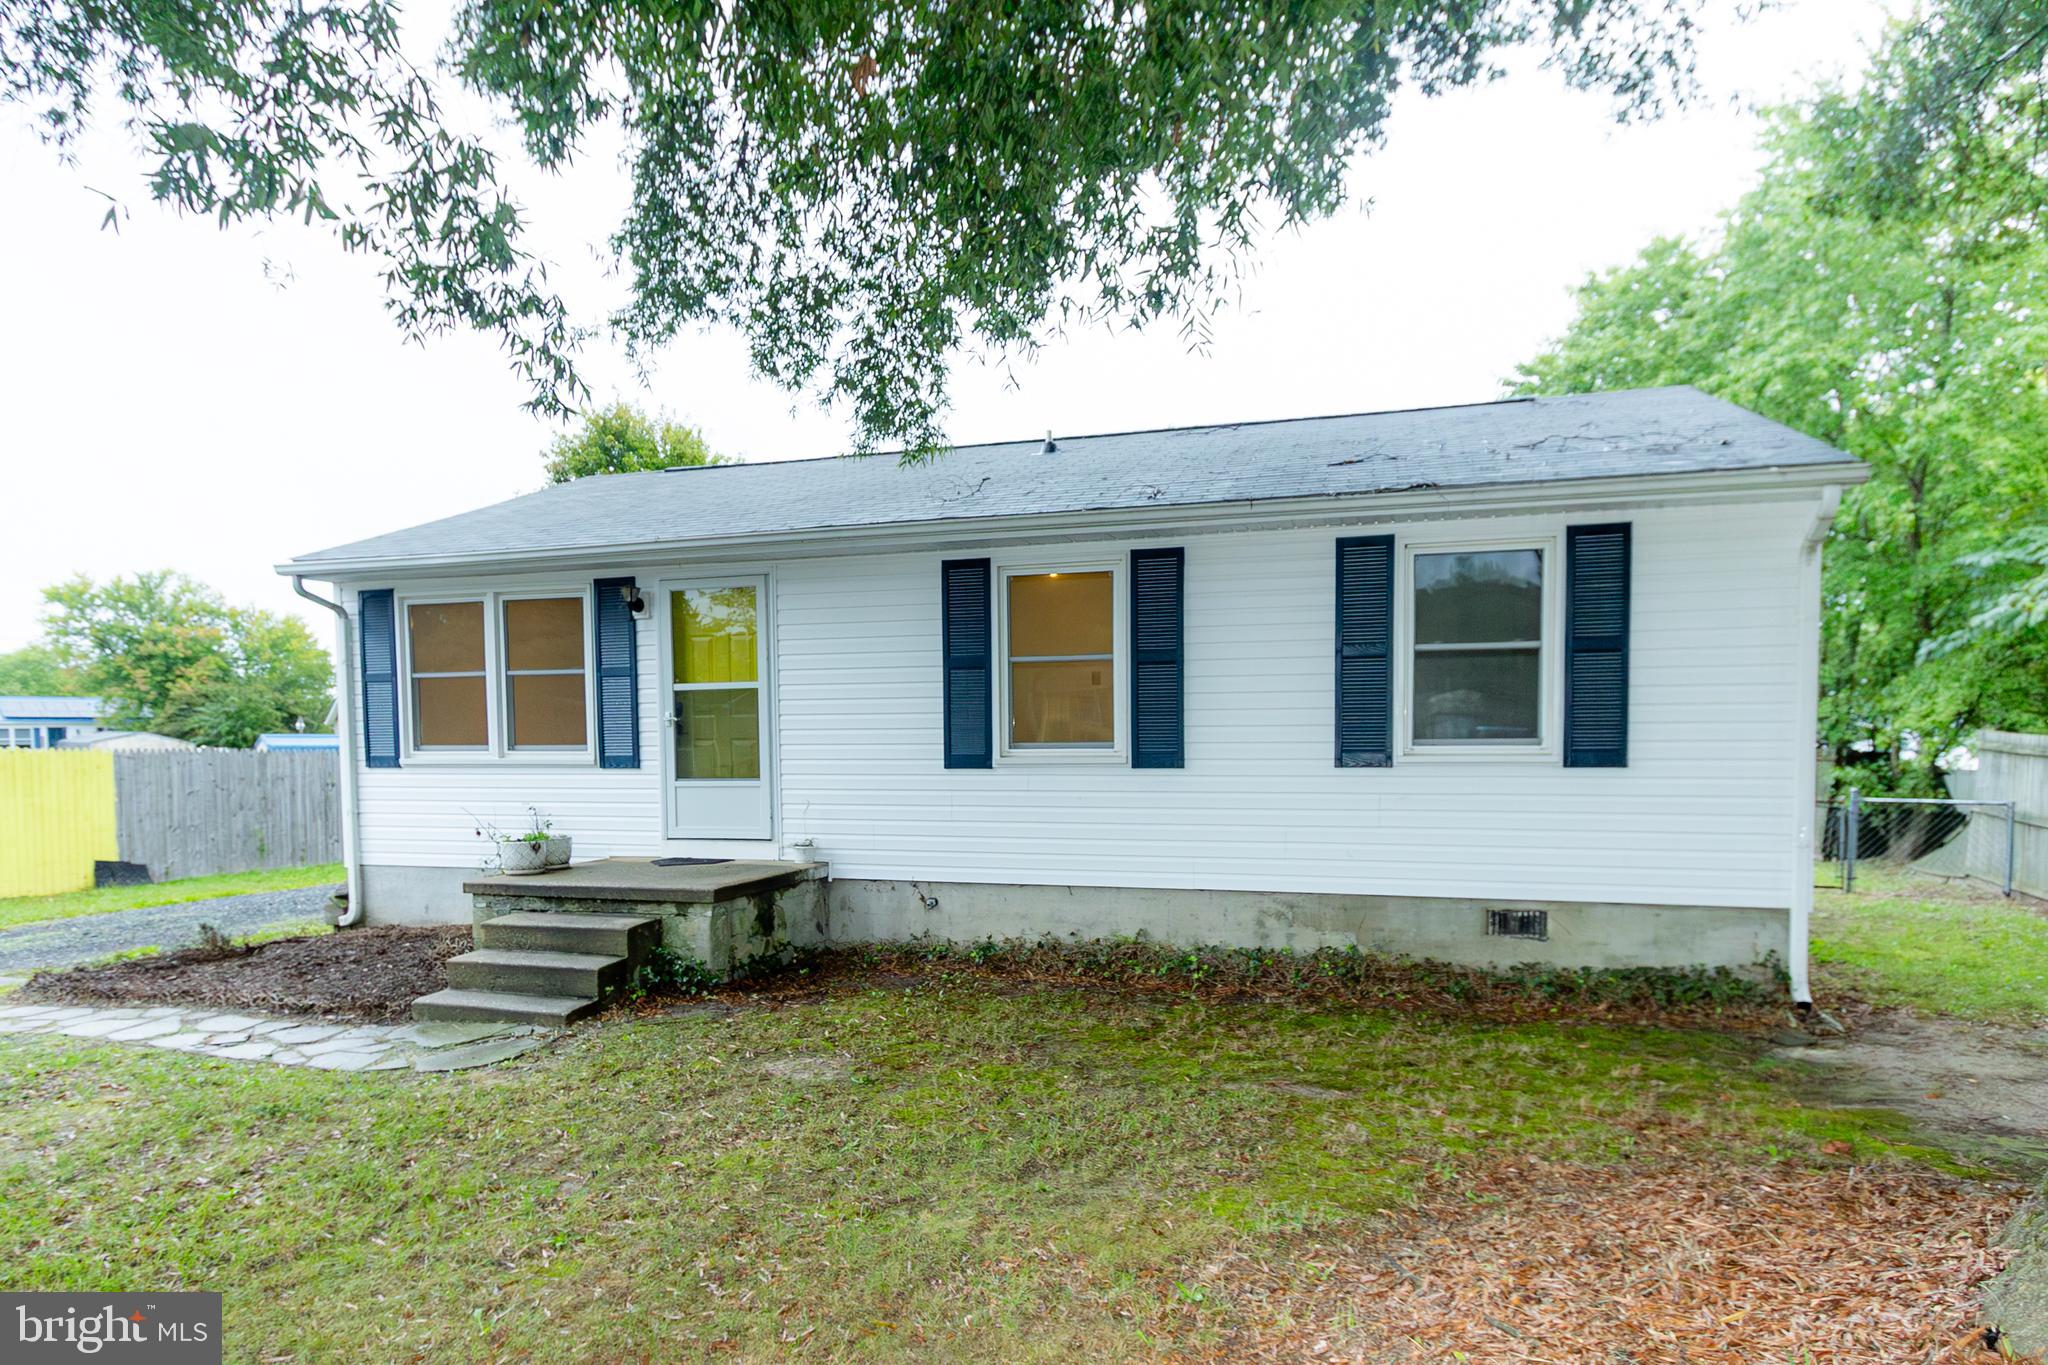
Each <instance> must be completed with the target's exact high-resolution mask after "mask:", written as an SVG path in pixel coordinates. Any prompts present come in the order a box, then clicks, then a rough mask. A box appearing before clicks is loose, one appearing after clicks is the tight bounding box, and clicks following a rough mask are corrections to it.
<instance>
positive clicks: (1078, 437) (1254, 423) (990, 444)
mask: <svg viewBox="0 0 2048 1365" xmlns="http://www.w3.org/2000/svg"><path fill="white" fill-rule="evenodd" d="M1654 387H1656V388H1684V387H1686V386H1685V385H1682V384H1660V385H1655V386H1654ZM1612 392H1615V393H1642V392H1645V390H1643V389H1617V390H1613V391H1612ZM1604 396H1605V394H1602V393H1599V392H1595V393H1585V394H1578V393H1518V394H1509V395H1508V396H1507V397H1505V398H1485V399H1480V400H1478V401H1476V402H1471V403H1423V404H1419V405H1418V406H1416V407H1412V408H1367V409H1364V410H1362V411H1359V412H1322V413H1313V414H1311V415H1309V416H1306V417H1253V418H1247V419H1245V420H1243V421H1235V422H1191V423H1189V424H1188V425H1186V426H1178V427H1127V428H1124V429H1123V430H1120V431H1083V432H1076V433H1075V434H1073V435H1071V436H1060V437H1059V438H1058V439H1060V440H1062V441H1106V440H1110V439H1112V438H1114V437H1118V436H1164V435H1167V434H1169V433H1171V432H1180V431H1224V430H1232V429H1235V428H1237V427H1282V426H1289V425H1292V424H1294V423H1297V422H1341V421H1346V420H1348V419H1350V418H1354V417H1399V416H1402V415H1404V414H1407V413H1414V412H1454V411H1457V410H1458V409H1460V408H1493V407H1501V406H1504V405H1506V404H1509V403H1535V402H1539V401H1541V400H1544V399H1550V398H1597V397H1604ZM1044 440H1045V438H1044V437H1042V436H1019V437H1017V438H1015V439H1014V440H1008V441H971V442H969V443H968V444H966V445H954V446H947V447H946V453H948V454H952V453H955V452H958V451H963V450H989V449H993V448H995V447H997V446H1022V445H1033V444H1037V445H1039V446H1041V447H1042V446H1043V444H1044ZM902 454H903V449H902V447H900V446H899V447H897V448H896V449H894V450H876V451H871V452H870V453H868V454H866V455H854V454H843V455H792V456H790V457H789V458H787V459H781V460H748V459H738V460H734V461H731V462H730V463H727V464H717V465H695V464H692V465H673V466H671V467H669V468H667V469H659V470H652V471H649V472H651V473H657V474H681V473H686V472H691V473H693V472H696V471H699V470H706V469H743V468H760V467H763V466H766V465H784V464H822V463H824V462H825V461H827V460H873V459H877V458H879V457H881V456H884V455H895V456H899V457H900V456H901V455H902Z"/></svg>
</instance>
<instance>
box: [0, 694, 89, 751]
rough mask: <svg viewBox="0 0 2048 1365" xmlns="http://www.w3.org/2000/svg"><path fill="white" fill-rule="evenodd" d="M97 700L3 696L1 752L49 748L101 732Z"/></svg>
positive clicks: (1, 699) (0, 721)
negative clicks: (2, 750) (4, 750)
mask: <svg viewBox="0 0 2048 1365" xmlns="http://www.w3.org/2000/svg"><path fill="white" fill-rule="evenodd" d="M104 709H105V708H104V706H103V704H102V703H101V701H100V699H99V698H98V697H0V749H48V748H52V747H54V746H56V745H58V744H62V743H63V742H64V741H65V740H67V739H83V738H87V737H89V736H91V735H94V734H97V733H99V732H100V715H101V713H102V712H103V711H104Z"/></svg>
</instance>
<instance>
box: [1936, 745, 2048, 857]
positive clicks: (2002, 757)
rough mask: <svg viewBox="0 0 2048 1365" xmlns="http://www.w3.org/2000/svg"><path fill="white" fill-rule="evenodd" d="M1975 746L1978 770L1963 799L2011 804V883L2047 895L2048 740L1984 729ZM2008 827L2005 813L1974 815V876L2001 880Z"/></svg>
mask: <svg viewBox="0 0 2048 1365" xmlns="http://www.w3.org/2000/svg"><path fill="white" fill-rule="evenodd" d="M1971 747H1972V748H1974V749H1976V751H1977V771H1976V772H1975V773H1974V774H1972V775H1971V781H1970V782H1969V784H1968V788H1969V789H1968V790H1967V791H1965V792H1961V793H1959V795H1966V796H1970V797H1974V798H1975V799H1977V800H1980V801H2010V802H2012V803H2013V831H2012V839H2013V845H2012V863H2013V869H2012V884H2013V886H2014V888H2015V889H2017V890H2020V891H2024V892H2026V893H2027V894H2028V895H2030V896H2048V735H2021V734H2014V733H2013V732H2011V731H2009V730H1985V731H1982V732H1980V733H1979V734H1978V735H1977V738H1976V742H1975V743H1974V744H1973V745H1972V746H1971ZM1953 785H1954V784H1953V783H1951V786H1953ZM2004 824H2005V817H2004V815H2003V814H2002V813H2001V814H1993V813H1991V812H1983V813H1973V814H1972V815H1971V817H1970V827H1969V829H1968V830H1966V831H1964V838H1965V841H1966V842H1965V843H1964V856H1965V858H1966V859H1967V863H1968V867H1969V871H1970V875H1971V876H1973V877H1980V878H1982V879H1983V880H1985V881H1989V882H1996V881H1997V880H1998V879H1999V875H2000V869H1999V867H1998V866H1997V863H1998V860H1999V859H2001V858H2003V857H2004V856H2005V829H2004Z"/></svg>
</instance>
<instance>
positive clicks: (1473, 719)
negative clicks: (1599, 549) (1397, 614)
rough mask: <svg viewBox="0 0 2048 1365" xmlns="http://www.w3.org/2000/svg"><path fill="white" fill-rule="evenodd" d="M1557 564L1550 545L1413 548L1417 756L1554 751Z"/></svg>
mask: <svg viewBox="0 0 2048 1365" xmlns="http://www.w3.org/2000/svg"><path fill="white" fill-rule="evenodd" d="M1553 559H1554V554H1553V546H1552V545H1551V543H1549V542H1532V543H1528V544H1497V545H1496V544H1487V545H1470V546H1465V545H1444V546H1433V545H1413V546H1409V547H1408V553H1407V567H1408V572H1407V575H1406V592H1407V601H1406V603H1405V611H1404V613H1403V615H1404V617H1405V620H1406V623H1407V627H1408V628H1407V631H1406V637H1407V653H1408V660H1407V663H1408V667H1407V670H1406V679H1405V681H1406V697H1407V719H1406V729H1407V736H1406V738H1407V748H1408V750H1409V751H1410V752H1411V753H1424V754H1426V753H1430V752H1436V753H1456V752H1461V751H1462V752H1474V751H1477V752H1483V753H1498V752H1501V751H1512V750H1521V751H1527V752H1531V753H1541V752H1545V751H1546V747H1547V745H1548V743H1549V740H1550V737H1551V735H1552V733H1553V731H1554V728H1555V727H1554V725H1553V723H1552V721H1551V719H1550V708H1551V698H1552V695H1553V693H1554V692H1555V690H1556V689H1555V688H1554V687H1553V685H1552V683H1551V680H1550V671H1551V667H1550V657H1551V653H1552V637H1553V636H1554V634H1555V626H1554V625H1553V624H1552V616H1553V612H1554V607H1553V597H1554V594H1553V592H1552V584H1551V583H1550V581H1549V579H1550V578H1551V576H1552V574H1551V568H1552V561H1553Z"/></svg>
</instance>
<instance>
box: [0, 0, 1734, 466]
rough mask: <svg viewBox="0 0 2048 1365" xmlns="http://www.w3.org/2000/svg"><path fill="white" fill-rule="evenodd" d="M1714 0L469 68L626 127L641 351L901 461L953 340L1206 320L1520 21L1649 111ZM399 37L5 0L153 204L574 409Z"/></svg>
mask: <svg viewBox="0 0 2048 1365" xmlns="http://www.w3.org/2000/svg"><path fill="white" fill-rule="evenodd" d="M1700 3H1701V0H1463V2H1462V3H1458V4H1453V5H1408V4H1386V3H1380V2H1379V0H1310V2H1309V3H1306V4H1303V3H1282V0H1251V2H1250V3H1237V4H1215V3H1212V2H1211V0H1153V2H1152V3H1147V4H1142V5H1140V4H1135V3H1131V2H1130V0H1110V3H1107V4H1103V3H1087V2H1085V0H1022V2H1021V3H1016V4H1002V5H997V4H957V3H952V2H951V0H885V2H884V3H875V2H874V0H790V3H785V4H778V5H733V4H719V3H713V2H712V0H682V2H681V3H678V4H669V5H653V4H621V3H617V0H566V3H560V4H547V5H536V4H533V3H531V2H530V0H465V3H463V4H462V5H461V6H460V7H459V9H458V11H457V14H456V19H455V32H454V35H453V38H452V40H451V41H450V43H449V44H448V46H447V48H446V58H445V61H446V66H447V69H448V70H449V71H451V72H452V73H453V74H454V75H455V77H456V78H457V79H459V80H460V81H461V82H462V84H463V85H464V86H465V87H467V89H468V90H469V91H471V92H473V93H476V94H479V95H481V96H483V97H485V99H486V100H487V101H488V102H489V103H490V105H491V107H492V109H493V110H494V111H495V112H497V113H499V114H502V115H504V116H506V117H507V118H508V119H509V121H510V122H511V123H512V124H513V125H514V126H516V127H517V128H518V130H519V132H520V134H521V137H522V139H523V142H524V146H525V150H526V151H527V153H528V154H529V155H530V156H531V157H532V158H533V159H534V160H535V161H537V162H538V163H539V164H540V165H541V166H542V167H543V168H548V169H555V168H560V167H562V166H565V165H568V164H570V163H572V162H573V161H574V160H575V158H576V156H577V155H578V153H579V152H581V151H582V150H583V149H584V146H585V143H586V140H587V139H588V138H589V136H590V134H591V132H592V130H593V129H594V128H596V127H598V126H599V125H602V124H605V123H608V122H610V123H616V124H617V125H618V126H619V127H620V128H621V129H622V131H623V133H624V136H625V140H626V147H627V151H626V156H627V159H628V160H629V162H630V164H631V172H632V202H631V206H630V208H629V209H628V211H627V213H626V216H625V219H624V221H623V222H622V223H621V224H620V225H619V227H618V229H617V231H616V232H615V233H614V234H613V236H612V238H611V243H610V246H611V250H612V253H613V255H614V257H615V259H616V260H618V261H619V262H620V263H622V264H623V266H624V267H625V272H626V275H627V277H628V279H629V281H630V285H631V294H630V297H629V299H628V300H627V302H626V303H625V305H624V306H623V307H622V308H621V309H620V310H619V311H618V313H617V314H616V315H615V316H614V317H613V319H612V325H613V326H614V328H615V329H616V331H617V332H618V334H619V335H621V336H622V337H623V338H624V340H625V341H626V343H627V345H628V347H629V349H631V350H632V351H634V352H635V353H636V354H639V355H644V354H645V353H646V352H648V351H650V350H652V349H653V348H656V347H659V346H661V345H663V344H664V343H666V342H668V341H669V340H670V339H672V338H673V337H675V336H676V334H677V333H678V332H679V331H680V330H681V329H683V328H684V327H686V326H690V325H693V324H698V323H703V322H710V321H719V322H727V323H730V324H732V325H734V326H736V327H738V328H739V329H740V330H741V332H742V333H743V334H744V335H745V337H746V339H747V342H748V346H749V350H750V354H751V356H752V359H753V363H754V366H755V368H756V370H757V371H758V372H759V373H760V374H761V375H763V376H765V377H766V378H768V379H770V380H772V381H774V382H776V383H778V384H781V385H783V386H785V387H787V388H789V389H791V390H797V389H801V388H804V387H815V388H816V389H817V390H818V391H819V393H820V395H821V396H822V397H823V398H825V399H826V400H828V401H840V400H843V401H844V402H845V403H846V404H847V405H848V406H850V408H851V410H852V415H853V417H854V421H855V427H856V431H857V440H858V443H859V447H860V448H861V449H863V450H868V449H873V448H874V447H875V446H876V445H877V444H878V443H880V442H884V441H901V442H902V443H904V445H905V446H906V449H907V456H908V457H915V456H920V455H924V454H929V453H931V452H932V451H934V450H936V449H937V448H938V447H939V446H940V444H941V441H942V438H941V432H940V427H939V417H940V415H941V413H942V411H943V409H944V405H945V380H946V368H947V364H948V361H949V359H950V357H951V355H952V354H953V352H954V351H955V350H956V349H957V348H963V347H976V348H980V349H982V350H984V351H988V352H993V353H996V354H1000V355H1009V354H1014V353H1019V352H1022V353H1028V352H1029V351H1030V350H1031V349H1032V348H1033V347H1035V346H1037V345H1039V344H1041V343H1042V342H1043V341H1044V339H1045V338H1046V337H1047V336H1048V335H1049V333H1050V332H1051V331H1053V330H1057V329H1059V328H1061V327H1065V326H1068V325H1072V324H1075V323H1078V322H1083V321H1087V320H1122V321H1125V322H1128V323H1130V324H1132V325H1139V326H1141V325H1145V324H1148V323H1151V322H1154V321H1157V320H1160V319H1163V318H1175V319H1178V320H1179V321H1180V323H1181V325H1182V327H1183V329H1184V330H1185V332H1186V333H1187V335H1188V336H1189V337H1190V338H1191V339H1193V340H1196V341H1199V340H1200V338H1201V337H1202V336H1203V335H1204V334H1205V330H1206V327H1207V316H1208V314H1209V312H1210V310H1212V309H1213V308H1215V307H1216V306H1218V305H1219V303H1220V302H1221V301H1223V300H1225V299H1227V298H1228V297H1229V295H1230V293H1231V291H1232V289H1233V287H1234V285H1235V283H1236V281H1237V279H1238V277H1239V274H1240V271H1241V267H1242V263H1243V260H1244V258H1245V257H1246V256H1247V255H1248V254H1249V253H1250V252H1251V250H1252V249H1253V247H1254V245H1255V243H1256V241H1257V239H1258V237H1259V235H1260V233H1261V232H1262V231H1263V230H1264V229H1265V228H1267V227H1282V228H1284V227H1288V226H1291V225H1294V224H1296V223H1300V222H1304V221H1307V220H1311V219H1314V218H1318V217H1321V216H1324V215H1327V214H1329V213H1330V212H1331V211H1333V210H1334V209H1335V208H1336V207H1337V206H1338V205H1339V204H1341V203H1342V202H1343V201H1344V199H1345V194H1346V188H1345V174H1346V170H1347V166H1348V163H1349V162H1350V160H1351V159H1352V157H1353V156H1354V155H1356V154H1358V153H1360V152H1363V151H1366V150H1369V149H1371V148H1373V147H1375V146H1376V145H1378V144H1379V143H1380V142H1381V141H1382V140H1383V138H1384V136H1385V125H1386V119H1387V115H1388V111H1389V109H1390V106H1391V100H1392V96H1393V94H1394V92H1395V91H1396V89H1398V88H1399V87H1400V86H1401V85H1402V84H1403V83H1404V82H1405V83H1406V84H1408V85H1409V86H1411V87H1413V88H1416V89H1418V90H1420V91H1422V92H1424V93H1426V94H1436V93H1439V92H1442V91H1444V90H1446V89H1449V88H1452V87H1456V86H1462V85H1467V84H1470V83H1472V82H1474V81H1477V80H1481V79H1485V78H1487V77H1490V76H1492V75H1494V74H1496V68H1495V61H1494V58H1495V54H1497V53H1498V52H1500V51H1501V50H1502V49H1504V48H1506V47H1508V46H1511V45H1515V44H1521V43H1527V42H1534V43H1538V44H1541V45H1543V46H1545V47H1546V48H1547V49H1548V52H1549V58H1550V61H1551V63H1552V64H1553V65H1555V66H1557V67H1558V68H1561V69H1562V71H1563V72H1564V74H1565V76H1566V78H1567V79H1568V80H1570V81H1571V82H1572V83H1574V84H1575V85H1578V86H1580V87H1584V88H1594V89H1601V90H1605V91H1610V92H1612V93H1613V94H1614V95H1615V96H1616V97H1617V99H1618V102H1619V109H1620V111H1621V112H1622V113H1623V114H1630V113H1635V112H1639V111H1646V110H1651V109H1654V108H1656V107H1657V106H1658V105H1659V103H1660V102H1661V101H1662V100H1663V99H1665V98H1667V97H1670V96H1673V95H1682V94H1683V93H1684V92H1685V90H1686V89H1687V87H1688V83H1689V79H1690V72H1691V63H1692V54H1691V35H1692V25H1693V18H1692V16H1693V12H1694V11H1695V10H1696V9H1697V8H1698V7H1699V4H1700ZM399 37H400V35H399V26H398V11H397V7H396V5H395V3H394V0H325V3H321V4H318V5H283V4H280V5H271V4H263V3H236V4H230V3H225V0H151V3H149V4H146V5H70V4H61V3H58V2H57V0H0V92H4V93H5V95H6V96H7V97H8V98H10V99H12V100H14V101H17V102H22V103H25V104H28V105H30V106H31V107H33V109H34V110H35V112H36V115H37V118H38V123H39V126H40V128H41V130H42V132H43V134H44V135H45V136H46V137H47V138H48V139H49V140H50V141H52V142H54V143H55V144H57V146H58V147H59V148H60V149H62V148H63V147H65V146H67V145H68V144H69V143H70V142H71V140H72V139H74V138H75V137H76V136H77V135H78V132H79V130H80V129H81V128H82V127H83V126H84V124H85V121H86V119H87V118H88V116H89V115H91V114H93V113H95V112H97V111H99V110H101V109H103V108H104V107H105V106H107V105H110V104H111V105H114V106H116V107H119V108H122V110H123V112H124V113H125V114H126V115H127V116H128V117H129V118H130V119H131V121H132V123H133V126H134V127H136V128H137V129H138V130H139V132H140V134H141V137H142V140H143V142H144V146H145V151H146V153H147V155H148V156H149V157H150V158H151V159H152V161H153V162H154V167H155V168H154V172H153V174H152V177H151V180H150V191H151V193H152V195H153V196H154V197H155V198H156V199H158V200H159V201H161V202H163V203H166V204H169V205H171V206H173V207H174V208H175V209H177V210H180V211H183V212H187V213H193V214H201V215H208V216H211V217H213V218H215V219H217V220H218V221H219V222H221V223H222V224H228V223H234V222H237V221H241V220H246V219H267V218H278V217H287V216H297V217H301V218H303V219H304V220H306V221H307V222H309V223H311V222H315V221H318V222H321V223H323V224H325V225H327V226H329V227H330V228H332V229H333V230H334V231H335V232H337V233H338V234H339V236H340V239H341V241H342V243H343V244H344V245H345V246H346V247H347V248H348V249H350V250H352V251H358V252H363V253H366V254H368V255H371V256H374V257H375V258H377V259H378V260H380V261H381V262H382V263H383V264H384V266H385V280H386V284H387V290H388V295H389V302H390V307H391V309H392V311H393V312H394V314H395V315H396V318H397V320H398V322H399V325H400V326H401V327H402V328H403V329H404V331H405V333H406V334H407V336H408V337H412V338H418V337H424V336H426V335H429V334H433V333H437V332H441V331H444V330H446V329H448V328H451V327H454V326H458V325H465V324H466V325H471V326H475V327H478V328H482V329H484V330H486V331H489V332H494V333H496V334H497V335H498V336H499V337H500V338H501V339H502V340H503V342H504V344H505V346H506V348H507V350H508V352H509V353H510V355H511V358H512V362H513V364H514V365H515V366H517V367H518V369H519V370H520V371H521V372H522V373H523V374H524V375H525V376H526V377H527V378H528V379H529V380H530V381H531V383H532V385H533V397H532V399H531V405H532V406H533V407H535V408H536V409H538V410H541V411H544V412H550V413H565V412H567V411H568V410H569V409H570V408H572V407H574V406H575V405H576V403H577V402H578V401H579V400H580V399H581V398H582V397H583V396H584V394H585V392H586V390H585V388H584V386H583V384H582V382H581V380H580V379H579V378H578V377H577V373H576V370H575V366H574V361H573V351H574V348H575V345H576V342H577V340H578V337H579V335H580V333H579V330H578V328H577V326H576V325H575V324H574V323H572V321H571V319H570V317H569V315H568V310H567V308H566V307H565V306H564V305H563V303H562V301H561V300H560V299H559V298H558V297H557V296H556V295H555V294H554V293H553V292H552V291H551V289H550V287H549V286H548V284H547V280H546V276H545V272H544V271H543V270H542V269H541V268H540V266H539V264H538V263H537V262H536V261H535V260H534V259H533V258H532V257H531V256H530V255H529V254H528V253H527V252H526V250H525V249H524V247H523V246H522V245H521V239H522V237H521V235H522V229H523V223H522V221H521V218H520V214H519V210H518V209H517V207H516V206H515V204H514V202H513V200H512V197H511V195H510V192H509V190H508V189H507V188H506V187H505V186H504V185H503V184H502V183H501V178H500V175H499V168H498V164H497V161H496V159H495V158H494V156H493V155H492V153H491V151H490V149H489V148H488V147H487V146H485V145H484V144H483V143H481V142H479V141H477V140H475V139H473V138H470V137H467V136H464V135H462V134H461V133H460V131H459V130H456V129H452V128H450V127H449V125H448V122H447V120H446V119H445V118H444V116H443V112H442V108H441V106H440V104H439V102H438V100H437V96H436V92H435V89H434V86H433V83H432V81H431V80H430V79H429V78H428V76H427V75H426V74H425V73H423V72H421V71H420V70H418V69H417V68H415V67H414V66H413V65H412V64H411V63H410V62H409V61H408V60H407V58H406V56H405V54H404V52H403V50H402V48H401V45H400V41H399Z"/></svg>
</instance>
